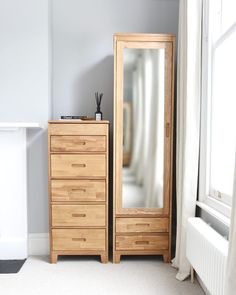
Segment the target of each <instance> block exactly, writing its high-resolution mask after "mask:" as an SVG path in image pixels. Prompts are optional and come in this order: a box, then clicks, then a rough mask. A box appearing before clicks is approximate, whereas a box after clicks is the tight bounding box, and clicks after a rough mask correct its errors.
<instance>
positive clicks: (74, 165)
mask: <svg viewBox="0 0 236 295" xmlns="http://www.w3.org/2000/svg"><path fill="white" fill-rule="evenodd" d="M71 166H72V167H80V168H81V167H82V168H84V167H86V164H71Z"/></svg>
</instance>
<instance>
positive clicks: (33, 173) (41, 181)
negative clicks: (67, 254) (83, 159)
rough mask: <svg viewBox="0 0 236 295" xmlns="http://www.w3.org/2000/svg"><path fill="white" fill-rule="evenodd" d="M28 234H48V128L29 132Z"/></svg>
mask: <svg viewBox="0 0 236 295" xmlns="http://www.w3.org/2000/svg"><path fill="white" fill-rule="evenodd" d="M27 173H28V176H27V182H28V183H27V189H28V232H29V233H45V232H48V223H49V221H48V186H47V183H48V159H47V128H44V129H43V130H42V129H41V130H40V131H39V130H34V129H32V130H30V129H29V130H28V131H27Z"/></svg>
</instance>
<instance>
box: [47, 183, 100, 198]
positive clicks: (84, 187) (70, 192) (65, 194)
mask: <svg viewBox="0 0 236 295" xmlns="http://www.w3.org/2000/svg"><path fill="white" fill-rule="evenodd" d="M51 193H52V201H53V202H63V201H77V202H97V201H105V200H106V182H105V180H52V182H51Z"/></svg>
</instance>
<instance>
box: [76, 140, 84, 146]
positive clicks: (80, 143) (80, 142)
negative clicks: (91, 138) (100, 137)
mask: <svg viewBox="0 0 236 295" xmlns="http://www.w3.org/2000/svg"><path fill="white" fill-rule="evenodd" d="M76 144H78V145H86V142H85V141H78V142H76Z"/></svg>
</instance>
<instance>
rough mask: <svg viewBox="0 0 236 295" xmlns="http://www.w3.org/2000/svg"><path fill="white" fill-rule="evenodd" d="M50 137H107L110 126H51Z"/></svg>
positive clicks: (85, 124) (81, 124) (96, 124)
mask: <svg viewBox="0 0 236 295" xmlns="http://www.w3.org/2000/svg"><path fill="white" fill-rule="evenodd" d="M49 128H50V129H49V132H50V135H80V136H81V135H106V134H107V132H108V124H102V123H100V124H98V123H95V124H92V123H91V124H87V123H84V124H83V123H80V124H76V123H75V124H68V123H67V124H61V123H60V124H50V125H49Z"/></svg>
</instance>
